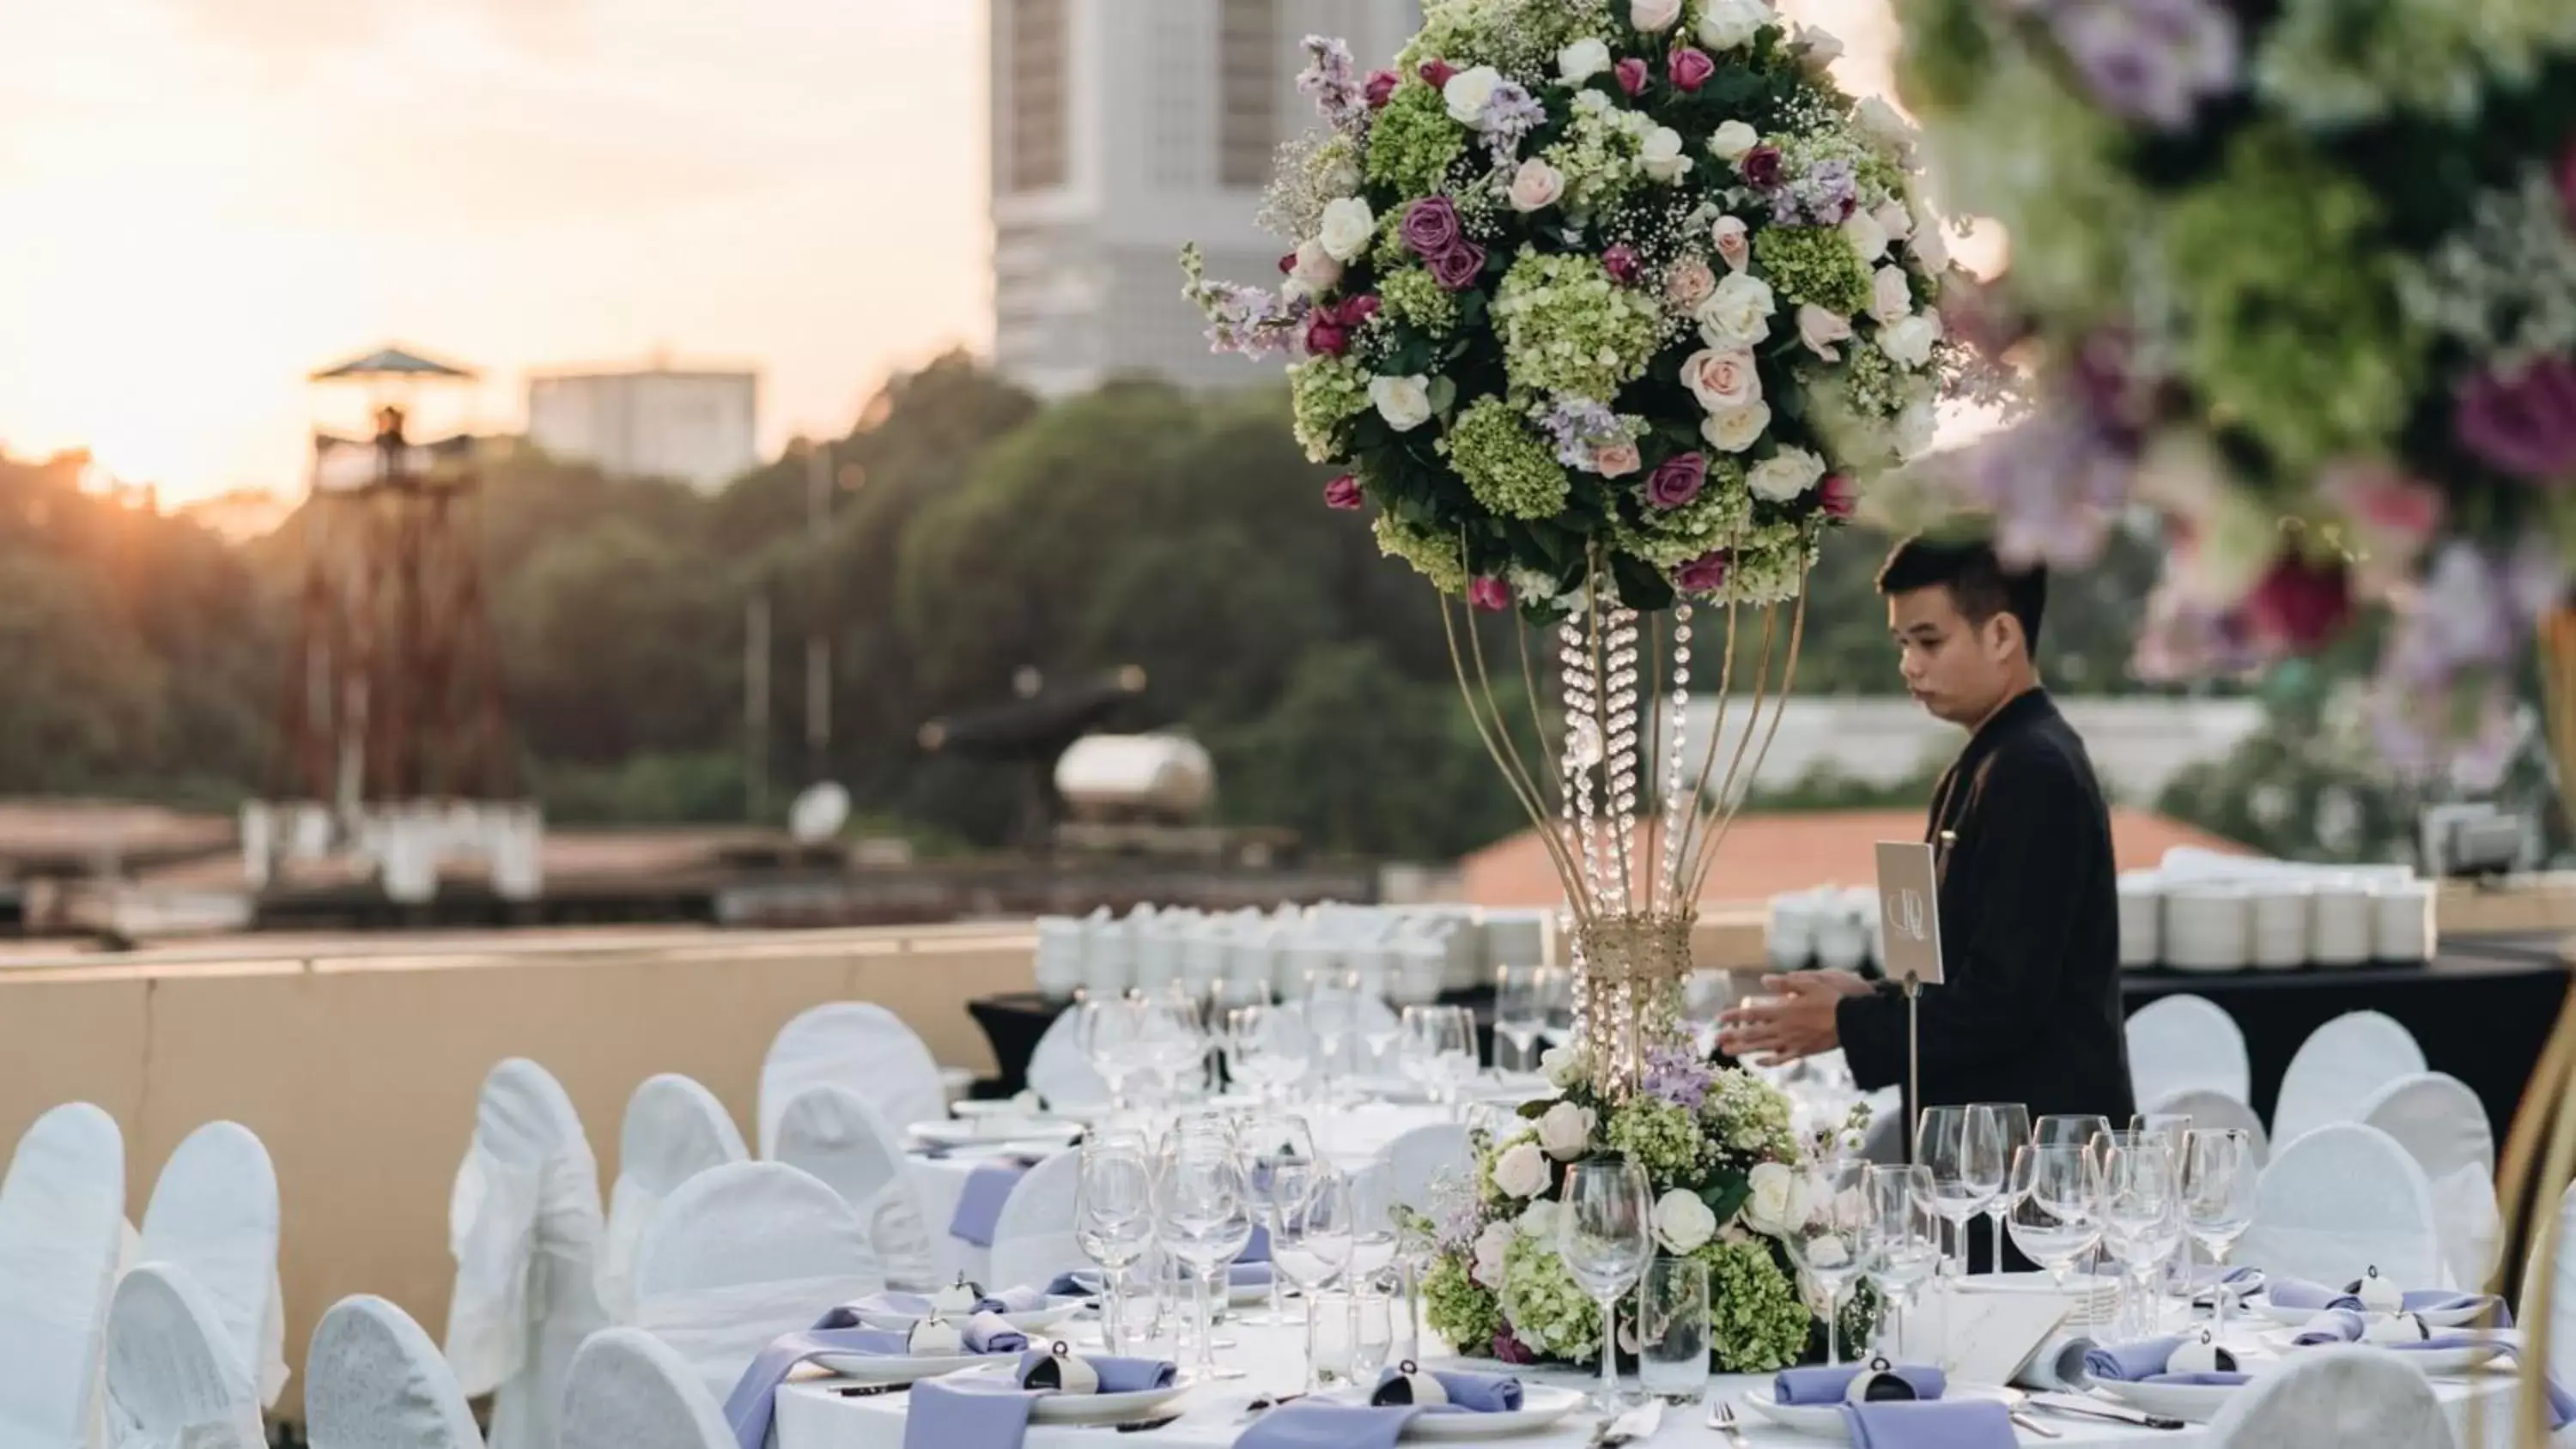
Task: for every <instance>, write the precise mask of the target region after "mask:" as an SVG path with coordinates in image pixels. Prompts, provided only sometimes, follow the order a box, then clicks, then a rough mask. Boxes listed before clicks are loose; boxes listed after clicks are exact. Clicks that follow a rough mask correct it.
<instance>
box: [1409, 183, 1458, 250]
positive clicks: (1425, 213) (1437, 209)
mask: <svg viewBox="0 0 2576 1449" xmlns="http://www.w3.org/2000/svg"><path fill="white" fill-rule="evenodd" d="M1403 235H1404V244H1405V245H1406V246H1407V247H1410V248H1412V250H1413V254H1414V255H1415V256H1417V257H1421V258H1422V259H1424V260H1425V261H1429V260H1430V259H1432V258H1434V257H1437V256H1439V255H1440V254H1441V253H1442V252H1445V251H1447V250H1449V249H1450V248H1451V247H1454V246H1456V245H1457V244H1458V242H1459V240H1460V233H1459V227H1458V207H1457V204H1456V203H1454V202H1452V201H1451V200H1450V199H1449V198H1448V197H1445V196H1426V197H1424V198H1422V199H1421V200H1420V201H1417V202H1415V203H1413V204H1412V205H1410V206H1408V207H1406V208H1405V209H1404V224H1403Z"/></svg>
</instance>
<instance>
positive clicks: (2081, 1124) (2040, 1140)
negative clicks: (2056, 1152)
mask: <svg viewBox="0 0 2576 1449" xmlns="http://www.w3.org/2000/svg"><path fill="white" fill-rule="evenodd" d="M2110 1130H2111V1119H2110V1118H2108V1117H2104V1116H2101V1115H2100V1114H2098V1113H2093V1112H2066V1113H2057V1114H2052V1115H2050V1116H2046V1117H2042V1118H2040V1119H2039V1120H2038V1121H2036V1122H2033V1123H2032V1124H2030V1140H2031V1141H2032V1142H2034V1143H2036V1144H2038V1145H2039V1146H2041V1147H2090V1146H2092V1145H2093V1138H2094V1135H2095V1134H2097V1133H2102V1132H2108V1131H2110Z"/></svg>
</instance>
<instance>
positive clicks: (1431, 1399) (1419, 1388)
mask: <svg viewBox="0 0 2576 1449" xmlns="http://www.w3.org/2000/svg"><path fill="white" fill-rule="evenodd" d="M1448 1402H1449V1391H1448V1390H1447V1389H1445V1388H1442V1387H1441V1386H1440V1380H1438V1379H1436V1378H1434V1377H1432V1376H1431V1375H1429V1374H1427V1373H1424V1372H1423V1371H1422V1370H1421V1368H1420V1367H1418V1366H1417V1365H1416V1364H1415V1363H1414V1362H1413V1360H1411V1359H1406V1360H1405V1361H1404V1362H1403V1363H1401V1364H1399V1365H1397V1366H1396V1371H1395V1372H1394V1373H1393V1374H1392V1375H1390V1376H1389V1377H1388V1378H1387V1379H1386V1381H1385V1382H1383V1383H1381V1384H1379V1385H1378V1386H1377V1391H1376V1392H1375V1393H1372V1394H1370V1395H1369V1405H1370V1406H1371V1407H1372V1408H1380V1409H1383V1408H1387V1407H1389V1406H1391V1405H1410V1406H1414V1407H1418V1408H1431V1407H1434V1406H1436V1405H1440V1404H1445V1403H1448Z"/></svg>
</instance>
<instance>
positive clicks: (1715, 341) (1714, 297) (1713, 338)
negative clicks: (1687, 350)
mask: <svg viewBox="0 0 2576 1449" xmlns="http://www.w3.org/2000/svg"><path fill="white" fill-rule="evenodd" d="M1779 310H1780V304H1779V303H1778V302H1777V301H1776V300H1775V299H1774V298H1773V297H1772V295H1771V284H1770V283H1769V282H1766V281H1764V280H1762V279H1761V278H1760V277H1756V276H1752V275H1749V274H1747V273H1744V272H1736V273H1733V274H1732V275H1729V276H1726V277H1723V278H1721V279H1719V281H1718V284H1717V290H1716V291H1714V292H1711V293H1709V294H1708V300H1707V301H1705V302H1702V303H1700V304H1699V312H1698V314H1697V315H1698V320H1699V334H1700V336H1701V337H1703V338H1705V339H1707V342H1708V345H1709V346H1711V347H1752V346H1754V345H1756V344H1758V343H1760V342H1761V341H1762V340H1763V339H1764V338H1766V337H1769V336H1770V335H1771V315H1772V314H1773V313H1775V312H1777V311H1779Z"/></svg>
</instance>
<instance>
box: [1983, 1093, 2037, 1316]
mask: <svg viewBox="0 0 2576 1449" xmlns="http://www.w3.org/2000/svg"><path fill="white" fill-rule="evenodd" d="M1968 1111H1969V1112H1970V1113H1971V1114H1977V1113H1982V1114H1984V1115H1985V1116H1986V1117H1987V1118H1989V1119H1991V1120H1992V1121H1993V1123H1994V1130H1995V1135H1996V1136H1998V1137H2000V1138H2001V1139H2002V1140H2003V1144H2004V1150H2003V1157H2002V1160H2001V1161H2000V1162H1999V1163H1997V1164H1996V1165H1997V1168H1998V1169H1999V1171H2000V1173H2001V1176H2002V1179H2003V1180H2002V1181H1999V1182H1998V1183H1997V1184H1996V1185H1995V1196H1994V1200H1993V1201H1992V1202H1989V1203H1987V1204H1986V1217H1987V1218H1988V1219H1989V1220H1990V1222H1989V1226H1991V1227H1992V1228H1993V1230H1994V1239H1995V1256H1994V1261H1993V1263H1992V1264H1991V1265H1990V1266H1991V1269H1992V1271H1994V1272H1997V1273H2000V1272H2002V1271H2003V1270H2004V1218H2005V1217H2006V1216H2008V1215H2009V1214H2010V1213H2011V1212H2012V1181H2011V1179H2012V1155H2013V1149H2015V1148H2017V1147H2019V1146H2021V1145H2022V1144H2023V1143H2025V1142H2028V1141H2029V1140H2030V1109H2029V1108H2028V1107H2025V1106H2023V1105H2022V1104H2021V1103H2019V1102H1971V1103H1969V1104H1968Z"/></svg>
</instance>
